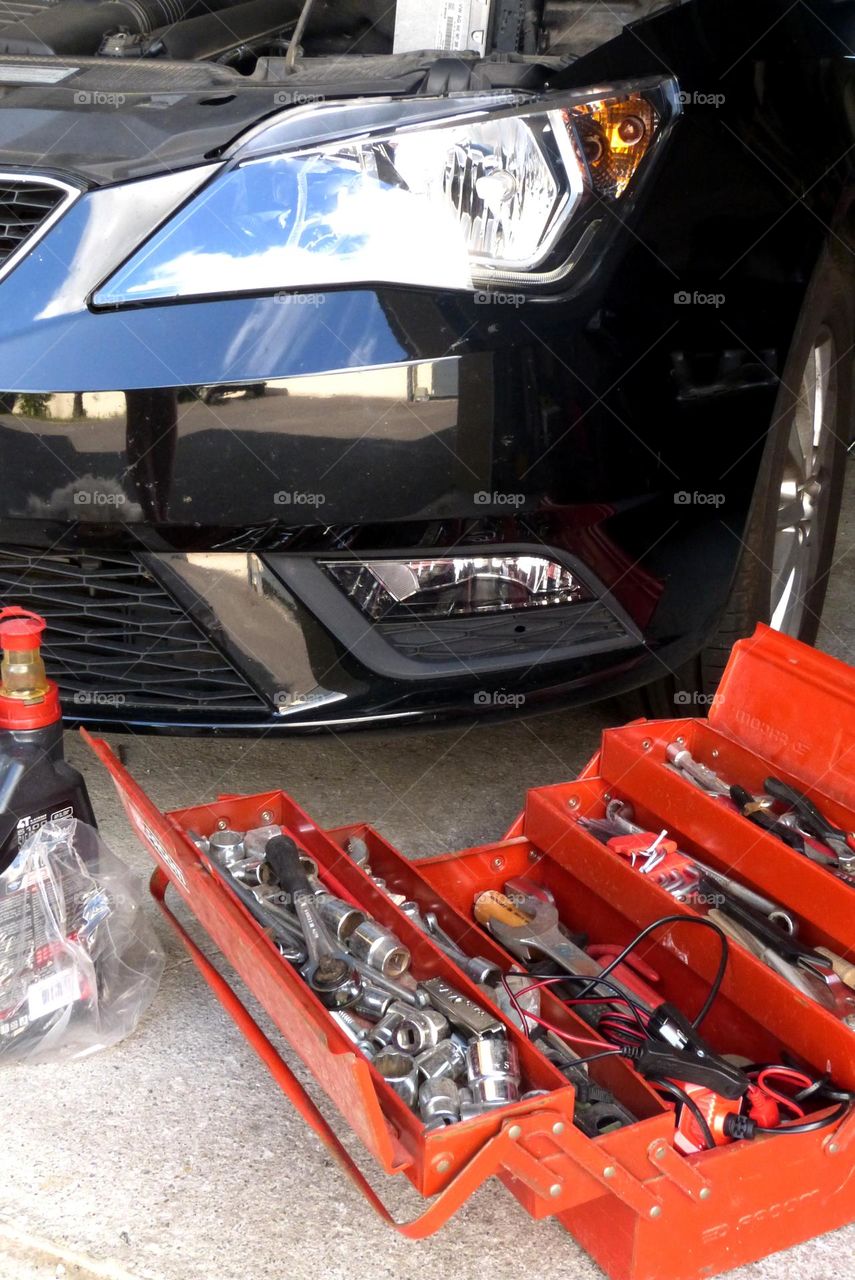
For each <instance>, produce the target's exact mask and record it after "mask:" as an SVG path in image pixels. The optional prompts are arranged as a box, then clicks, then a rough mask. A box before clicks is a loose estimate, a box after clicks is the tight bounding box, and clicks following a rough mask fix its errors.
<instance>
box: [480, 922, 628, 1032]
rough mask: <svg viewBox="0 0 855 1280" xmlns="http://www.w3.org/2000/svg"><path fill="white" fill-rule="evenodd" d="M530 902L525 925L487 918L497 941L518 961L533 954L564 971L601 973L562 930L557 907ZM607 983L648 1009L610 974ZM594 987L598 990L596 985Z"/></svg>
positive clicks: (587, 975) (590, 975) (593, 975)
mask: <svg viewBox="0 0 855 1280" xmlns="http://www.w3.org/2000/svg"><path fill="white" fill-rule="evenodd" d="M532 905H533V906H534V914H533V916H532V917H531V918H530V919H529V920H528V921H527V922H526V923H525V924H518V925H512V924H508V923H506V922H505V921H504V920H500V919H497V918H494V919H491V920H489V922H488V927H489V929H490V932H491V933H492V934H493V936H494V938H495V939H496V941H497V942H500V943H501V945H502V946H503V947H507V949H508V951H511V952H512V953H513V954H514V955H515V956H518V957H519V958H520V959H521V960H531V959H532V958H533V956H532V953H534V955H544V956H546V957H547V958H548V959H550V960H552V961H553V962H554V963H555V964H557V965H558V966H559V968H561V969H564V970H565V971H566V972H567V973H571V974H574V975H580V976H581V977H584V978H598V977H599V976H600V974H601V973H602V966H601V965H599V964H598V963H597V961H596V960H592V959H591V957H590V956H589V955H588V954H587V952H585V951H583V950H582V948H581V947H577V946H576V944H575V943H574V942H571V941H570V940H569V938H567V937H565V935H564V934H563V933H562V932H561V930H560V929H559V927H558V923H559V921H558V911H557V909H556V908H555V907H554V906H552V905H551V904H550V903H548V902H540V901H538V902H537V903H533V904H532ZM607 982H608V983H609V984H610V985H611V986H612V987H617V988H618V989H619V990H620V991H621V993H622V994H623V995H625V996H626V997H627V998H628V999H630V1000H632V1002H633V1003H634V1004H637V1005H640V1006H641V1007H642V1008H647V1009H649V1008H651V1007H652V1006H650V1005H648V1004H646V1002H645V1001H644V1000H641V999H639V997H638V996H637V995H636V994H635V993H634V992H631V991H629V989H628V988H626V987H624V986H623V985H622V983H620V982H618V981H616V980H615V978H614V975H613V974H609V976H608V979H607ZM597 985H598V986H599V984H597ZM594 990H595V993H597V992H596V988H595V989H594ZM607 990H608V994H609V995H610V996H612V997H613V996H614V991H613V990H609V989H608V988H607V987H605V986H604V987H603V991H607Z"/></svg>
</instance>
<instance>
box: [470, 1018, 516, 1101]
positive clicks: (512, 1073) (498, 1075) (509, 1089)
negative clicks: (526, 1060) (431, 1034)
mask: <svg viewBox="0 0 855 1280" xmlns="http://www.w3.org/2000/svg"><path fill="white" fill-rule="evenodd" d="M466 1078H467V1082H468V1085H469V1088H470V1089H471V1091H472V1102H473V1104H474V1105H475V1106H476V1107H504V1106H507V1105H508V1103H510V1102H518V1101H519V1096H520V1067H519V1056H518V1054H517V1051H516V1047H515V1046H514V1045H512V1044H511V1043H510V1041H509V1040H508V1039H507V1038H506V1037H505V1036H485V1037H484V1039H483V1040H472V1041H470V1043H469V1047H468V1049H467V1050H466Z"/></svg>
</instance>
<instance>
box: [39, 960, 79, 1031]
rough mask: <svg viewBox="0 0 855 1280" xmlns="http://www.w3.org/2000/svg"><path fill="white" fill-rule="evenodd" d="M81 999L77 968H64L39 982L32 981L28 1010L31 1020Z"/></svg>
mask: <svg viewBox="0 0 855 1280" xmlns="http://www.w3.org/2000/svg"><path fill="white" fill-rule="evenodd" d="M79 999H80V975H79V974H78V972H77V970H76V969H62V970H61V971H60V972H59V973H52V974H50V975H49V976H48V977H47V978H42V979H41V980H40V981H39V982H31V983H30V986H29V989H28V990H27V1012H28V1013H29V1015H30V1021H31V1022H32V1020H33V1019H34V1018H43V1017H44V1016H45V1014H47V1013H54V1012H55V1011H56V1010H57V1009H64V1008H65V1006H66V1005H69V1004H73V1003H74V1001H75V1000H79Z"/></svg>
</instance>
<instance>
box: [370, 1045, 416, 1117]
mask: <svg viewBox="0 0 855 1280" xmlns="http://www.w3.org/2000/svg"><path fill="white" fill-rule="evenodd" d="M374 1066H375V1067H376V1068H377V1070H378V1071H379V1072H380V1074H381V1076H382V1077H383V1079H384V1080H385V1081H386V1082H387V1084H390V1085H391V1086H392V1088H393V1089H394V1090H395V1092H396V1093H397V1095H398V1097H399V1098H402V1099H403V1100H404V1102H406V1104H407V1106H408V1107H413V1106H415V1102H416V1098H417V1097H418V1093H419V1073H418V1070H417V1069H416V1064H415V1062H414V1060H413V1059H412V1058H411V1057H410V1055H409V1054H408V1053H401V1052H400V1050H398V1049H384V1050H383V1052H382V1053H378V1054H377V1057H376V1058H375V1059H374Z"/></svg>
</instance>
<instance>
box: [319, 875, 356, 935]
mask: <svg viewBox="0 0 855 1280" xmlns="http://www.w3.org/2000/svg"><path fill="white" fill-rule="evenodd" d="M315 899H316V901H317V904H318V910H319V911H320V913H321V918H322V919H323V921H324V923H325V924H326V925H327V926H328V927H329V928H330V929H331V930H332V932H333V933H334V934H335V936H336V937H337V938H338V940H339V942H346V941H347V939H348V938H349V937H350V936H351V934H352V933H353V931H354V929H357V928H358V927H359V926H360V925H361V924H362V923H363V922H364V920H365V912H364V911H360V910H359V908H358V907H352V906H351V905H350V903H349V902H343V901H342V900H341V898H335V897H333V895H332V894H331V893H327V891H326V889H324V888H323V887H322V888H321V890H320V892H319V893H316V894H315Z"/></svg>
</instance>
